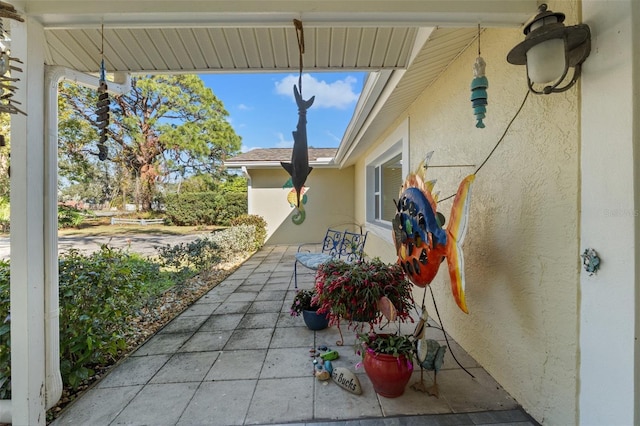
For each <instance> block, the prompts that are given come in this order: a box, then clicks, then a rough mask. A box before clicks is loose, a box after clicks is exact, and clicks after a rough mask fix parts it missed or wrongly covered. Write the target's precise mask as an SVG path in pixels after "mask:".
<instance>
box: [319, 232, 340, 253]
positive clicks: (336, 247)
mask: <svg viewBox="0 0 640 426" xmlns="http://www.w3.org/2000/svg"><path fill="white" fill-rule="evenodd" d="M342 238H343V235H342V231H336V230H334V229H331V228H329V229H327V233H326V235H325V236H324V240H323V241H322V252H323V253H326V254H329V255H331V257H334V258H337V257H338V256H339V255H340V245H341V244H342Z"/></svg>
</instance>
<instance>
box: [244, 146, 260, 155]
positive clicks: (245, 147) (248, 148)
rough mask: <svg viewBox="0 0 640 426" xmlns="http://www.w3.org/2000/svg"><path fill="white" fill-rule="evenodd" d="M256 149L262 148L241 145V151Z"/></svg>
mask: <svg viewBox="0 0 640 426" xmlns="http://www.w3.org/2000/svg"><path fill="white" fill-rule="evenodd" d="M254 149H260V147H259V146H247V145H244V144H243V145H241V146H240V152H243V153H244V152H249V151H253V150H254Z"/></svg>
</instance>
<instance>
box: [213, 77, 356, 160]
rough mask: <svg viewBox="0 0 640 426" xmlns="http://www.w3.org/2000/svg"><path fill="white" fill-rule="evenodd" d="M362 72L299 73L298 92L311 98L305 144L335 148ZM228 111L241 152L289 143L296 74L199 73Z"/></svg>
mask: <svg viewBox="0 0 640 426" xmlns="http://www.w3.org/2000/svg"><path fill="white" fill-rule="evenodd" d="M365 77H366V74H365V73H357V72H352V73H324V72H323V73H303V78H302V96H303V98H304V99H309V98H310V97H311V96H314V95H315V97H316V99H315V101H314V103H313V106H312V107H311V108H310V109H309V111H308V112H307V140H308V144H309V146H310V147H314V148H337V147H338V144H339V143H340V140H341V138H342V136H343V134H344V131H345V129H346V128H347V125H348V124H349V120H351V116H352V114H353V110H354V108H355V105H356V102H357V100H358V97H359V96H360V92H361V91H362V85H363V82H364V79H365ZM201 78H202V80H203V81H204V83H205V85H206V86H207V87H209V88H211V90H213V93H214V94H215V95H216V96H217V97H218V99H220V100H221V101H222V102H223V103H224V106H225V108H226V109H227V111H228V112H229V121H230V122H231V125H232V126H233V128H234V129H235V131H236V133H237V134H238V135H240V136H241V137H242V151H243V152H246V151H248V150H250V149H254V148H290V147H292V146H293V136H292V135H291V132H292V131H293V130H295V128H296V125H297V123H298V109H297V107H296V103H295V100H294V98H293V85H294V84H298V74H297V73H288V74H282V73H280V74H203V75H201Z"/></svg>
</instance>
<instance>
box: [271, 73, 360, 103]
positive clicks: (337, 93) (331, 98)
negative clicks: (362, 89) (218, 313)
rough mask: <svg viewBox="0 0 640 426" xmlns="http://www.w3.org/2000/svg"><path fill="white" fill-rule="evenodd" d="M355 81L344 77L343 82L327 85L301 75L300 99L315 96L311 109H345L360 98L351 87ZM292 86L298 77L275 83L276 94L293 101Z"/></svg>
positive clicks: (352, 78)
mask: <svg viewBox="0 0 640 426" xmlns="http://www.w3.org/2000/svg"><path fill="white" fill-rule="evenodd" d="M357 81H358V80H357V79H356V78H355V77H351V76H346V77H345V78H344V79H343V80H336V81H334V82H332V83H327V82H326V81H324V80H318V79H316V78H315V77H313V76H311V75H309V74H302V95H303V96H302V97H303V98H304V99H309V98H311V97H312V96H315V97H316V100H315V101H314V103H313V107H317V108H338V109H345V108H347V107H349V106H350V105H351V104H352V103H354V102H356V101H357V100H358V97H359V96H360V94H359V93H356V92H354V90H353V86H354V85H355V83H357ZM294 84H295V85H296V86H297V85H298V77H296V76H294V75H288V76H286V77H284V78H283V79H282V80H280V81H276V83H275V85H276V93H277V94H279V95H285V96H289V97H290V98H291V99H294V97H293V86H294ZM313 107H312V108H313Z"/></svg>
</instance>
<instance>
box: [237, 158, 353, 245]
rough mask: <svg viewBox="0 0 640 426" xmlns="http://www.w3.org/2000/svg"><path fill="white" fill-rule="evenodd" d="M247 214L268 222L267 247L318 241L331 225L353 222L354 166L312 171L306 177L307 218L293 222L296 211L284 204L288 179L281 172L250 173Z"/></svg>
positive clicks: (267, 170)
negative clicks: (255, 215)
mask: <svg viewBox="0 0 640 426" xmlns="http://www.w3.org/2000/svg"><path fill="white" fill-rule="evenodd" d="M248 172H249V175H250V179H251V181H250V185H251V187H250V189H249V194H248V197H249V213H250V214H257V215H260V216H262V217H263V218H264V219H265V220H266V221H267V244H300V243H306V242H316V241H321V240H322V239H323V238H324V235H325V233H326V231H327V228H328V227H330V226H336V225H340V224H345V223H348V222H353V221H354V206H353V204H354V203H353V185H352V184H351V182H353V173H354V168H353V167H347V168H345V169H343V170H339V169H337V168H319V167H316V168H314V169H313V171H312V172H311V174H310V175H309V177H308V178H307V182H306V186H307V192H306V195H307V203H306V204H304V210H305V214H306V218H305V220H304V222H302V224H300V225H296V224H294V223H293V222H292V220H291V219H292V216H293V215H294V214H295V211H296V209H295V208H293V207H291V206H290V204H289V202H288V201H287V194H288V193H289V191H290V190H291V189H290V188H282V185H284V183H285V182H286V181H287V179H289V175H288V174H287V172H285V171H284V170H283V169H282V170H281V169H253V170H249V171H248Z"/></svg>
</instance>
